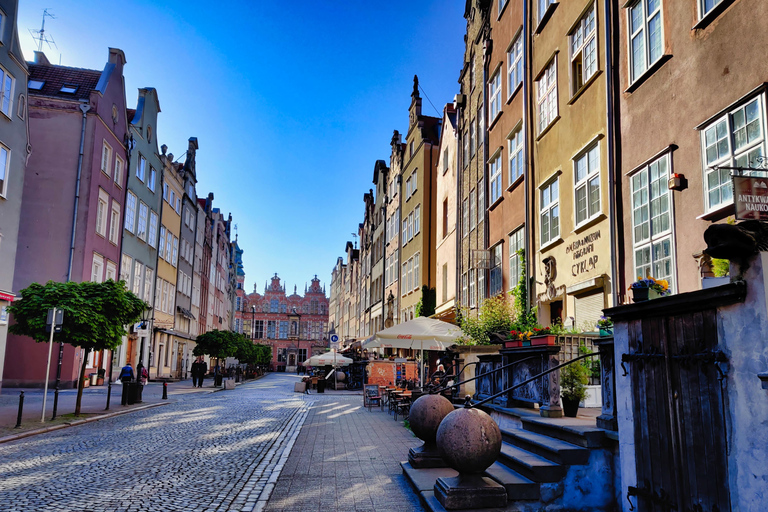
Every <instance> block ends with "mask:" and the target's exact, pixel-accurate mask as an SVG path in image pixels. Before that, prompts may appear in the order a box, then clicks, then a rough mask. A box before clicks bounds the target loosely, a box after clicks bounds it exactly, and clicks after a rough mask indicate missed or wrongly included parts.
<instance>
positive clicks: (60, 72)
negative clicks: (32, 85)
mask: <svg viewBox="0 0 768 512" xmlns="http://www.w3.org/2000/svg"><path fill="white" fill-rule="evenodd" d="M100 77H101V71H96V70H94V69H83V68H70V67H67V66H53V65H45V64H34V63H29V80H37V81H40V82H43V87H42V89H40V90H33V89H30V90H29V94H30V95H31V96H51V97H56V98H63V99H68V100H83V99H88V97H89V96H90V94H91V91H93V90H94V89H96V86H97V84H98V83H99V78H100ZM64 85H71V86H74V87H75V91H74V92H73V93H67V92H61V88H62V86H64Z"/></svg>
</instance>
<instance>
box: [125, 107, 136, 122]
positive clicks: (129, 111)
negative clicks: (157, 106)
mask: <svg viewBox="0 0 768 512" xmlns="http://www.w3.org/2000/svg"><path fill="white" fill-rule="evenodd" d="M125 110H126V113H127V115H128V122H129V123H131V124H133V118H134V117H136V109H135V108H127V109H125Z"/></svg>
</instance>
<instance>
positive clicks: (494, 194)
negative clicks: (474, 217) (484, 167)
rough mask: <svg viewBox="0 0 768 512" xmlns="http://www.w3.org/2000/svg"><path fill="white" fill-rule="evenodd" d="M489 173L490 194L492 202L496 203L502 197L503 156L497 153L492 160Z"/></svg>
mask: <svg viewBox="0 0 768 512" xmlns="http://www.w3.org/2000/svg"><path fill="white" fill-rule="evenodd" d="M488 174H489V175H490V183H489V185H490V187H491V190H490V191H489V193H488V195H489V196H490V198H491V204H493V203H495V202H496V200H497V199H499V198H500V197H501V157H500V156H499V155H496V156H495V157H494V159H493V160H491V163H490V166H489V170H488Z"/></svg>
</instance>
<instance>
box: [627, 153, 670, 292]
mask: <svg viewBox="0 0 768 512" xmlns="http://www.w3.org/2000/svg"><path fill="white" fill-rule="evenodd" d="M654 166H655V169H656V170H655V171H654ZM662 169H663V170H662ZM654 172H655V173H656V179H655V180H653V181H655V183H656V186H655V187H654V184H653V182H652V177H653V174H654ZM671 174H672V158H671V156H670V154H669V153H667V154H665V155H663V156H661V157H660V158H657V159H656V160H654V161H652V162H650V163H649V164H648V165H645V166H643V167H642V168H640V169H639V170H637V171H636V172H634V173H633V174H632V175H631V176H629V182H630V183H629V185H630V198H629V199H630V208H631V209H632V215H631V222H632V262H633V267H632V268H633V269H634V275H641V276H642V277H646V275H647V274H648V273H651V274H653V270H658V269H659V268H660V267H659V265H660V264H661V263H659V261H658V260H659V258H657V255H655V254H654V249H655V248H656V247H659V246H661V244H663V243H664V242H668V243H669V247H670V255H669V260H670V267H671V268H670V273H669V274H667V275H663V274H662V273H661V272H656V273H657V274H658V275H653V277H654V278H656V279H665V278H666V279H667V280H668V281H669V287H670V290H672V291H673V292H674V291H675V290H676V284H675V283H676V281H677V279H676V275H675V274H676V270H677V264H676V261H677V257H676V254H675V233H674V229H675V226H674V224H675V223H674V204H673V200H672V192H671V191H670V190H669V189H668V188H667V187H666V186H665V185H666V183H667V180H668V179H669V176H670V175H671ZM643 178H644V179H643ZM654 190H657V191H659V192H660V193H659V194H658V196H656V197H652V194H653V191H654ZM665 199H666V200H665ZM653 201H657V207H656V208H655V209H654V208H653V207H652V203H653ZM665 203H666V208H667V209H666V212H664V207H665ZM654 210H655V211H657V212H661V213H660V214H659V215H656V217H653V213H652V212H653V211H654ZM664 215H666V217H667V218H666V223H665V222H664ZM638 220H639V221H640V222H639V223H638ZM643 226H646V229H643ZM645 250H647V254H648V261H647V262H638V253H639V252H640V251H645ZM664 259H666V258H664ZM645 268H648V269H649V270H651V272H642V270H643V269H645ZM638 272H640V274H638Z"/></svg>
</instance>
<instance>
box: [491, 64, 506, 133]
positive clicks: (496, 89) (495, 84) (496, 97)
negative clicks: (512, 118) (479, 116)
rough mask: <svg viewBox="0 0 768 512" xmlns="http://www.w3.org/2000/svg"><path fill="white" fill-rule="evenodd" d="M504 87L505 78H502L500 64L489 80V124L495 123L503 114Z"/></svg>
mask: <svg viewBox="0 0 768 512" xmlns="http://www.w3.org/2000/svg"><path fill="white" fill-rule="evenodd" d="M502 89H503V80H502V79H501V66H499V67H498V68H497V69H496V72H495V73H493V74H492V75H491V78H490V79H489V80H488V124H493V122H494V121H495V120H496V118H497V117H498V116H499V115H500V114H501V96H502V94H503V93H502Z"/></svg>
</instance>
